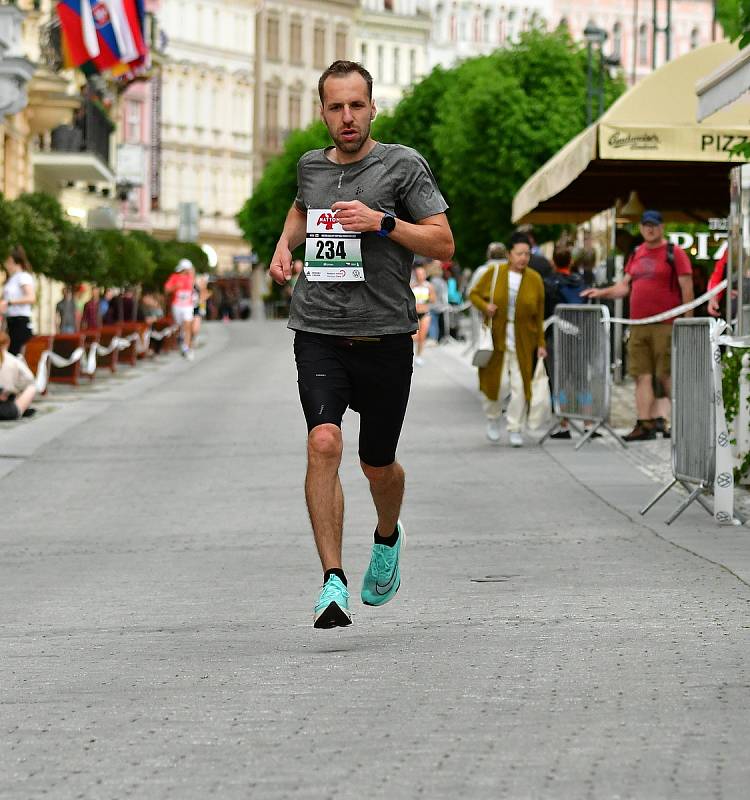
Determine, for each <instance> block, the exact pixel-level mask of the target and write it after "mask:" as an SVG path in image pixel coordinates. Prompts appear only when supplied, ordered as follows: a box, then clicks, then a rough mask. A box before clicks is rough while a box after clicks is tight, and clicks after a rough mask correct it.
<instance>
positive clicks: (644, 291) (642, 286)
mask: <svg viewBox="0 0 750 800" xmlns="http://www.w3.org/2000/svg"><path fill="white" fill-rule="evenodd" d="M625 272H626V273H627V274H628V275H630V318H631V319H644V318H645V317H651V316H653V315H654V314H661V313H662V312H663V311H669V309H670V308H674V307H675V306H679V305H681V304H682V292H681V291H680V284H679V281H678V280H677V276H678V275H692V274H693V266H692V264H691V263H690V259H689V258H688V257H687V254H686V253H685V251H684V250H683V249H682V248H681V247H677V246H675V248H674V267H672V266H671V265H670V264H669V263H667V243H666V242H665V243H664V244H663V245H661V246H660V247H647V246H646V244H645V243H644V244H642V245H640V246H639V247H638V248H637V249H636V251H635V253H634V254H633V257H632V258H631V259H630V261H629V262H628V265H627V267H625Z"/></svg>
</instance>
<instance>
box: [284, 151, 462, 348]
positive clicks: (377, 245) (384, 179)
mask: <svg viewBox="0 0 750 800" xmlns="http://www.w3.org/2000/svg"><path fill="white" fill-rule="evenodd" d="M297 186H298V190H297V199H296V200H295V203H296V205H297V208H298V209H299V210H300V211H303V212H305V213H306V212H307V209H309V208H330V207H331V206H332V205H333V204H334V203H335V202H337V201H339V200H359V201H361V202H362V203H364V204H365V205H366V206H369V207H370V208H373V209H377V210H378V211H382V212H383V213H384V214H385V213H386V212H388V213H390V214H393V215H394V216H395V217H397V218H398V219H401V220H405V221H406V222H418V221H419V220H421V219H424V218H425V217H430V216H433V215H434V214H441V213H443V212H444V211H445V210H446V209H447V208H448V205H447V203H446V202H445V200H444V199H443V196H442V195H441V194H440V190H439V189H438V186H437V183H436V181H435V178H434V177H433V175H432V172H431V171H430V168H429V166H428V164H427V162H426V161H425V160H424V159H423V158H422V156H420V155H419V153H418V152H417V151H416V150H412V149H411V148H410V147H404V146H403V145H399V144H380V143H378V144H376V145H375V147H374V148H373V149H372V150H371V151H370V152H369V153H368V154H367V155H366V156H365V157H364V158H363V159H362V160H361V161H356V162H354V163H353V164H334V163H333V162H332V161H330V160H329V159H328V158H327V157H326V151H325V150H311V151H310V152H308V153H305V155H303V156H302V158H300V160H299V163H298V164H297ZM413 261H414V256H413V253H412V252H411V251H410V250H407V249H406V248H405V247H402V246H401V245H400V244H397V243H396V242H394V241H393V240H392V239H390V238H389V237H387V236H379V235H378V234H377V232H375V231H368V232H366V233H363V234H362V262H363V266H364V272H365V281H362V282H356V281H355V282H341V283H336V282H317V281H308V280H307V279H306V277H305V274H304V272H302V273H300V276H299V280H298V281H297V284H296V286H295V287H294V294H293V295H292V302H291V307H290V310H289V327H290V328H292V329H294V330H297V331H309V332H311V333H323V334H330V335H336V336H386V335H388V334H393V333H412V332H414V331H415V330H416V329H417V310H416V307H415V304H414V293H413V292H412V290H411V287H410V285H409V280H410V278H411V268H412V263H413Z"/></svg>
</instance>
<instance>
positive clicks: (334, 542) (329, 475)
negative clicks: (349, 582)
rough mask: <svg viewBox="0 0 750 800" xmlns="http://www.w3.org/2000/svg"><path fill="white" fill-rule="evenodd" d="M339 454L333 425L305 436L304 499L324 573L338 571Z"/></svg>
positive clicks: (341, 510)
mask: <svg viewBox="0 0 750 800" xmlns="http://www.w3.org/2000/svg"><path fill="white" fill-rule="evenodd" d="M342 452H343V439H342V437H341V430H340V428H338V427H337V426H336V425H331V424H324V425H317V426H316V427H315V428H313V429H312V430H311V431H310V434H309V435H308V437H307V475H306V476H305V499H306V500H307V511H308V513H309V515H310V522H311V524H312V529H313V536H314V537H315V546H316V547H317V549H318V555H319V556H320V563H321V564H322V566H323V571H324V572H325V571H326V570H329V569H341V539H342V535H343V529H344V493H343V491H342V489H341V481H340V479H339V465H340V464H341V454H342Z"/></svg>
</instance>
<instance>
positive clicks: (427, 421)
mask: <svg viewBox="0 0 750 800" xmlns="http://www.w3.org/2000/svg"><path fill="white" fill-rule="evenodd" d="M209 335H210V340H209V344H208V346H207V347H206V348H204V349H203V350H201V351H200V353H199V357H198V359H197V360H196V362H195V364H192V365H190V364H187V363H184V362H182V361H179V360H176V361H172V362H169V363H168V364H167V365H166V366H163V367H162V368H161V369H157V370H154V371H152V372H151V373H149V374H144V376H143V377H142V378H134V379H133V380H132V381H128V382H126V383H125V384H124V385H122V386H119V387H116V386H113V387H111V390H110V391H108V392H106V393H105V396H102V397H92V398H88V399H85V400H84V399H82V400H80V401H78V402H76V403H71V404H69V405H65V407H63V408H60V409H59V410H58V411H55V413H51V414H48V415H45V416H44V418H43V419H40V420H37V419H34V420H30V421H29V422H28V424H27V423H24V424H23V425H22V426H19V427H17V428H14V429H12V430H6V429H3V430H2V431H0V456H2V455H3V454H5V456H13V458H6V459H5V461H2V460H0V465H2V468H3V470H4V473H3V474H4V477H2V478H1V479H0V497H2V499H3V501H4V502H3V524H2V527H1V528H0V554H1V556H2V557H1V559H0V565H1V566H0V592H1V593H2V609H3V627H2V634H1V635H2V642H1V644H0V653H1V654H2V656H1V657H0V669H1V670H2V673H1V678H2V682H1V686H2V690H1V694H0V698H1V700H2V715H1V719H2V732H3V736H2V758H1V760H0V763H2V765H3V769H2V771H0V797H2V798H6V797H7V798H24V800H25V799H26V798H38V797H42V796H45V797H54V798H107V799H108V800H109V799H113V798H124V797H138V798H162V797H165V798H166V797H176V798H205V797H209V796H216V797H221V798H248V797H251V798H264V799H265V798H311V799H312V798H315V799H317V798H355V797H362V796H366V797H371V798H420V797H425V798H454V797H455V796H456V795H460V796H463V797H465V798H470V799H471V800H474V799H475V798H477V799H479V798H493V799H494V798H576V799H577V798H596V800H599V798H680V799H681V800H682V799H683V798H706V797H713V798H745V797H747V787H748V785H750V766H748V762H747V758H746V749H747V744H746V742H747V740H748V734H749V733H750V713H749V712H750V692H748V689H750V667H748V655H749V654H750V618H749V616H748V611H749V607H750V558H749V557H748V555H747V552H748V550H750V541H748V531H747V530H746V529H744V528H743V529H726V528H723V529H717V528H714V526H713V523H712V521H711V520H710V518H709V517H708V516H707V515H706V514H705V512H703V511H702V510H701V509H691V510H689V511H688V512H686V513H685V514H684V515H683V517H682V518H681V519H680V520H679V521H678V522H677V523H675V525H673V526H671V527H670V528H666V527H665V526H664V525H662V524H661V522H660V520H661V519H662V518H663V516H665V515H666V511H667V508H666V507H665V508H664V509H663V510H662V509H659V510H658V513H657V510H655V511H654V512H652V513H651V514H650V515H649V516H648V517H646V518H645V519H641V518H640V517H638V515H637V513H636V511H635V509H637V507H638V505H639V504H640V503H641V502H642V501H643V499H644V497H648V496H650V494H652V493H653V492H654V489H655V488H656V484H655V483H654V482H653V481H652V480H651V479H650V478H649V477H648V476H646V475H645V474H643V472H641V471H639V470H638V469H636V468H635V467H634V465H633V464H632V462H630V461H629V460H628V459H627V458H626V457H625V456H624V455H622V454H620V453H618V452H616V451H615V450H613V449H611V448H609V447H608V446H606V445H604V444H600V443H594V444H592V445H591V446H590V447H586V448H584V449H583V450H582V451H581V452H579V453H573V451H572V447H570V446H569V445H568V443H565V442H553V443H551V444H550V445H548V446H545V447H544V448H539V447H536V446H527V447H525V448H523V449H521V450H511V449H510V448H509V447H507V446H506V445H505V444H501V445H500V446H490V445H489V444H488V443H487V442H486V441H485V439H484V432H483V424H482V420H481V415H480V412H479V405H478V402H477V400H476V396H475V392H474V390H473V375H472V374H471V373H470V371H469V370H468V369H467V368H465V367H464V366H463V365H462V364H461V363H460V361H459V360H457V359H456V358H455V357H454V356H453V355H452V354H451V353H450V352H449V351H448V349H446V348H434V349H432V350H430V351H428V352H427V359H426V360H427V364H426V366H425V367H424V368H422V369H419V370H418V371H417V372H416V374H415V380H414V391H413V395H412V402H411V405H410V409H409V414H408V417H407V423H406V428H405V434H404V437H403V440H402V447H401V450H400V458H401V460H402V462H403V463H404V466H405V468H406V470H407V480H408V489H407V503H406V507H405V509H404V522H405V524H406V527H407V532H408V546H407V549H406V552H405V563H404V567H403V570H404V584H403V587H402V590H401V591H400V592H399V594H398V595H397V597H396V599H395V600H394V601H393V602H392V603H390V604H389V605H387V606H385V607H384V608H381V609H371V608H366V607H363V606H362V605H361V604H360V603H359V601H358V600H357V599H356V597H357V594H358V593H357V587H358V583H359V579H360V578H361V574H362V572H363V570H364V568H365V565H366V562H367V558H368V550H369V544H370V537H371V530H372V528H373V524H374V520H373V512H372V510H371V507H370V500H369V496H368V492H367V489H366V486H365V485H364V482H363V479H362V477H361V475H360V474H359V470H358V465H357V459H356V447H355V442H356V415H352V414H349V415H347V419H346V420H345V426H344V428H345V437H346V441H347V448H346V452H345V456H344V464H343V468H342V482H343V485H344V491H345V493H346V498H347V516H346V538H345V559H346V567H347V570H348V574H349V576H350V583H351V585H352V587H353V588H354V592H353V595H354V598H355V600H354V603H353V612H354V624H353V625H352V626H351V627H350V628H347V629H344V630H335V631H315V630H314V629H313V628H312V625H311V621H312V620H311V609H312V603H313V600H314V598H315V595H316V592H317V590H318V586H319V582H320V574H319V569H318V566H317V563H316V557H315V553H314V548H313V544H312V540H311V536H310V533H309V523H308V521H307V518H306V512H305V508H304V502H303V496H302V491H301V485H302V480H303V475H304V435H305V429H304V423H303V420H302V417H301V414H300V411H299V409H298V404H297V398H296V386H295V375H294V370H293V366H292V362H291V357H290V352H289V350H290V337H289V335H288V333H287V332H286V331H285V329H284V328H283V326H282V324H281V323H266V324H265V325H259V324H258V325H255V324H233V325H231V326H221V325H214V326H210V329H209ZM35 426H36V427H35ZM566 445H567V446H566ZM662 502H663V503H665V504H668V503H667V501H666V500H665V501H662ZM669 507H671V506H669ZM657 509H658V507H657Z"/></svg>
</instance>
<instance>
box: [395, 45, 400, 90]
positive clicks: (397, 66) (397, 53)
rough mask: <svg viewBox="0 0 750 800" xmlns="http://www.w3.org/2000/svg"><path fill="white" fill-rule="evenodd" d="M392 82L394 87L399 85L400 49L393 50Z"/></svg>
mask: <svg viewBox="0 0 750 800" xmlns="http://www.w3.org/2000/svg"><path fill="white" fill-rule="evenodd" d="M393 82H394V83H395V84H396V86H400V85H401V48H400V47H394V48H393Z"/></svg>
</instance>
